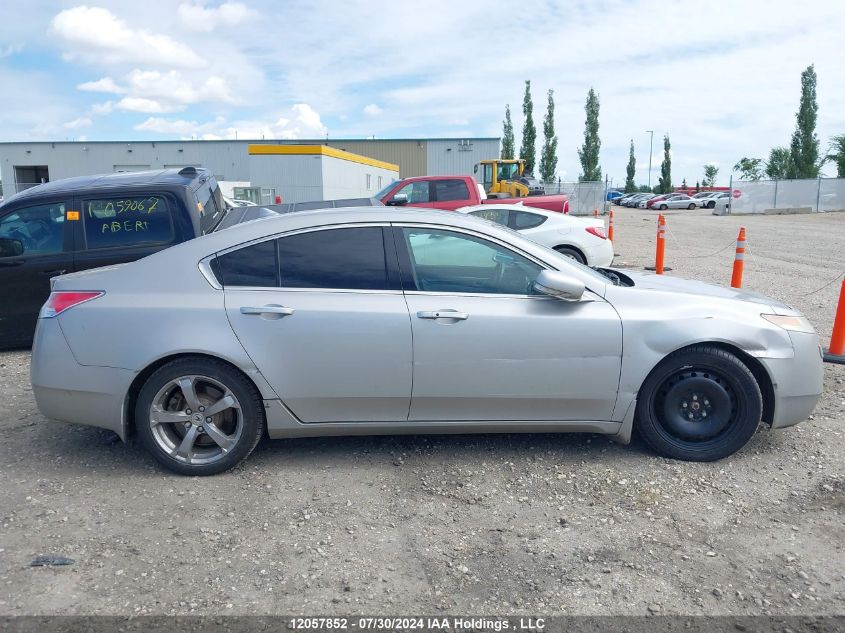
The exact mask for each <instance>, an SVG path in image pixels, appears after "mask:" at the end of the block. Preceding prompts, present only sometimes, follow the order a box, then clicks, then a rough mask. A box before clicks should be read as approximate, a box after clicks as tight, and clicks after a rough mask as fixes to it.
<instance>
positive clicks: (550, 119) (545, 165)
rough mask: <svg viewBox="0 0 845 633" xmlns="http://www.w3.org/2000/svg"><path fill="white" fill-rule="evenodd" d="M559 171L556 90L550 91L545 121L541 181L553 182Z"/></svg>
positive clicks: (541, 156)
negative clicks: (556, 132)
mask: <svg viewBox="0 0 845 633" xmlns="http://www.w3.org/2000/svg"><path fill="white" fill-rule="evenodd" d="M556 171H557V136H555V99H554V90H549V101H548V104H547V106H546V117H545V118H544V119H543V151H542V152H541V153H540V180H542V181H543V182H552V181H554V178H555V172H556Z"/></svg>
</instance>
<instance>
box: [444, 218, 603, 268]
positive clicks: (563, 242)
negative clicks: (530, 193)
mask: <svg viewBox="0 0 845 633" xmlns="http://www.w3.org/2000/svg"><path fill="white" fill-rule="evenodd" d="M458 212H459V213H466V214H467V215H470V216H473V217H476V218H481V219H484V220H489V221H490V222H495V223H496V224H500V225H502V226H506V227H508V228H510V229H513V230H514V231H519V232H520V233H522V234H523V235H524V236H525V237H527V238H528V239H530V240H531V241H533V242H537V243H538V244H542V245H543V246H547V247H549V248H552V249H554V250H556V251H557V252H558V253H560V254H561V255H566V256H567V257H571V258H572V259H574V260H575V261H576V262H578V263H580V264H586V265H588V266H610V264H611V262H613V244H612V243H611V241H610V240H609V239H607V234H606V233H605V230H604V220H600V219H596V218H576V217H574V216H572V215H569V214H563V213H554V212H553V211H545V210H543V209H534V208H532V207H526V206H524V205H522V204H507V205H506V204H497V205H489V204H485V205H476V206H472V207H463V208H461V209H458Z"/></svg>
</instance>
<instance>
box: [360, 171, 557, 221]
mask: <svg viewBox="0 0 845 633" xmlns="http://www.w3.org/2000/svg"><path fill="white" fill-rule="evenodd" d="M523 184H527V185H529V186H530V183H529V182H528V181H526V183H523ZM375 197H376V198H377V199H378V200H381V202H382V203H384V204H385V205H387V206H390V207H405V206H407V207H423V208H429V209H443V210H444V211H454V210H455V209H458V208H460V207H466V206H469V205H473V204H513V203H515V202H522V203H523V204H524V205H525V206H529V207H537V208H539V209H546V210H548V211H555V212H557V213H568V212H569V200H568V199H567V197H566V196H565V195H564V194H562V193H561V194H555V195H547V196H546V195H543V196H541V195H537V196H534V195H531V196H527V197H525V198H488V197H487V194H486V193H485V191H484V187H482V186H481V185H480V184H479V183H478V182H476V180H475V178H473V177H472V176H414V177H413V178H403V179H402V180H396V181H394V182H392V183H390V184H389V185H387V186H386V187H385V188H384V189H382V190H381V191H379V192H378V193H377V194H376V195H375Z"/></svg>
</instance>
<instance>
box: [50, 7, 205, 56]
mask: <svg viewBox="0 0 845 633" xmlns="http://www.w3.org/2000/svg"><path fill="white" fill-rule="evenodd" d="M50 31H51V33H52V34H53V35H55V36H56V37H57V38H58V39H59V41H60V42H61V43H62V44H63V45H64V47H65V53H64V54H65V58H66V59H68V60H75V59H81V60H83V61H86V62H90V63H97V64H101V63H106V64H135V63H138V64H160V65H163V66H167V67H172V68H198V67H202V66H203V64H204V60H203V59H202V57H200V56H199V55H198V54H197V53H195V52H194V51H193V50H192V49H191V48H190V47H189V46H187V45H186V44H183V43H181V42H177V41H176V40H174V39H172V38H170V37H168V36H166V35H160V34H157V33H150V32H149V31H146V30H143V29H134V28H131V27H129V26H127V25H126V23H125V22H124V21H123V20H121V19H120V18H118V17H117V16H115V15H114V14H113V13H112V12H111V11H109V10H108V9H103V8H101V7H88V6H84V5H83V6H78V7H73V8H72V9H65V10H64V11H62V12H60V13H58V14H57V15H56V16H55V17H54V18H53V20H52V21H51V23H50Z"/></svg>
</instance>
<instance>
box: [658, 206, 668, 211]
mask: <svg viewBox="0 0 845 633" xmlns="http://www.w3.org/2000/svg"><path fill="white" fill-rule="evenodd" d="M668 208H669V207H668V206H667V205H665V204H661V205H660V210H661V211H665V210H666V209H668Z"/></svg>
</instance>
